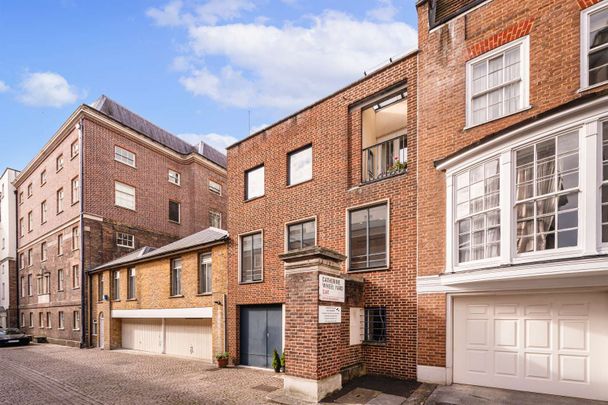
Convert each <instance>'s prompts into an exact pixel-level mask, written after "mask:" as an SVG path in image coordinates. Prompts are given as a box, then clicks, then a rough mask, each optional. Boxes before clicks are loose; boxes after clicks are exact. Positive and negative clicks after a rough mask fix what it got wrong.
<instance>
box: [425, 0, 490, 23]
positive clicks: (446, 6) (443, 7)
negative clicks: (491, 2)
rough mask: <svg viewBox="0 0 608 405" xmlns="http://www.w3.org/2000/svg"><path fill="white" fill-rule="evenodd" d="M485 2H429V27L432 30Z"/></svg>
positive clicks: (456, 0) (478, 0)
mask: <svg viewBox="0 0 608 405" xmlns="http://www.w3.org/2000/svg"><path fill="white" fill-rule="evenodd" d="M484 1H486V0H430V6H429V25H430V28H434V27H436V26H438V25H441V24H443V23H445V22H448V21H449V20H451V19H452V18H454V17H457V16H458V15H460V14H462V13H464V12H465V11H467V10H470V9H471V8H473V7H475V6H477V5H478V4H481V3H483V2H484Z"/></svg>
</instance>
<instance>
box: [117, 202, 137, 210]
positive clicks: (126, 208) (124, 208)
mask: <svg viewBox="0 0 608 405" xmlns="http://www.w3.org/2000/svg"><path fill="white" fill-rule="evenodd" d="M114 206H115V207H116V208H122V209H123V210H129V211H133V212H137V210H136V209H135V208H129V207H123V206H122V205H118V204H114Z"/></svg>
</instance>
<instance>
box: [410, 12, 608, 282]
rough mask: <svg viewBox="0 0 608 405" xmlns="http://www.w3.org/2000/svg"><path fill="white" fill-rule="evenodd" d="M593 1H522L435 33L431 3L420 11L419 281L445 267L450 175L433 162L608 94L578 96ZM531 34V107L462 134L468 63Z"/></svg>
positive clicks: (459, 20) (455, 22) (474, 15)
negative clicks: (587, 12)
mask: <svg viewBox="0 0 608 405" xmlns="http://www.w3.org/2000/svg"><path fill="white" fill-rule="evenodd" d="M594 2H595V1H582V0H581V1H578V2H577V0H550V1H545V2H543V4H542V6H541V5H539V4H538V3H536V2H525V1H524V2H522V1H519V0H500V1H491V2H488V3H486V4H484V5H483V6H481V7H479V8H478V9H476V10H473V11H471V12H469V13H468V14H466V15H464V16H460V17H458V18H456V19H454V20H452V21H450V22H449V23H447V24H445V25H442V26H440V27H438V28H436V29H434V30H433V31H432V32H429V31H428V29H426V27H428V19H427V16H428V9H427V7H428V3H425V4H424V5H422V6H420V7H419V8H418V14H419V27H421V28H420V30H419V44H420V63H419V69H420V71H419V77H420V80H419V86H420V91H419V94H420V98H419V106H420V107H419V108H420V110H419V120H420V121H419V124H420V126H419V131H420V135H419V137H418V139H419V144H418V146H419V148H418V159H419V170H420V172H419V178H420V179H421V181H420V184H419V188H418V198H419V222H418V224H419V248H420V252H421V253H422V254H421V255H420V259H419V266H418V272H419V274H420V275H433V274H439V273H441V272H442V271H443V270H444V265H445V206H446V202H445V179H444V177H445V176H444V174H443V173H441V172H439V171H437V170H436V169H435V167H434V165H433V162H434V161H435V160H438V159H441V158H444V157H446V156H448V155H450V154H451V153H454V152H456V151H458V150H460V149H461V148H463V147H465V146H467V145H470V144H472V143H474V142H476V141H478V140H480V139H482V138H484V137H486V136H488V135H490V134H492V133H494V132H496V131H499V130H501V129H503V128H506V127H508V126H510V125H513V124H515V123H517V122H519V121H522V120H524V119H526V118H530V117H533V116H535V115H537V114H539V113H541V112H543V111H546V110H548V109H551V108H553V107H556V106H559V105H561V104H563V103H565V102H568V101H570V100H573V99H575V98H577V97H580V96H581V95H584V94H588V93H589V92H592V91H597V90H601V89H605V88H606V86H600V88H599V89H595V90H588V91H587V92H583V93H579V92H578V89H579V87H580V78H579V70H580V68H579V64H580V56H579V52H580V46H579V42H580V33H579V29H580V27H579V25H580V12H581V6H582V5H583V4H582V3H585V5H590V4H591V3H594ZM579 3H580V4H579ZM532 21H533V23H532ZM528 30H529V36H530V104H531V106H532V108H531V109H529V110H526V111H523V112H520V113H517V114H514V115H511V116H509V117H506V118H502V119H498V120H496V121H492V122H490V123H487V124H484V125H479V126H476V127H473V128H470V129H464V128H465V125H466V122H465V121H466V119H465V103H466V94H465V80H466V78H465V65H466V62H467V61H468V60H470V59H471V58H472V57H474V56H475V55H478V54H479V53H480V52H482V51H488V50H490V49H491V48H493V47H496V46H499V45H501V44H502V43H505V42H506V41H507V40H510V39H514V38H515V37H517V36H521V35H522V34H524V33H525V32H527V31H528ZM424 252H433V254H424Z"/></svg>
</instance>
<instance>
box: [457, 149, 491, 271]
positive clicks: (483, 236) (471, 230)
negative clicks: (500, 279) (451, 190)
mask: <svg viewBox="0 0 608 405" xmlns="http://www.w3.org/2000/svg"><path fill="white" fill-rule="evenodd" d="M498 167H499V162H498V158H493V159H491V160H489V161H487V162H485V163H483V164H480V165H478V166H476V167H474V168H472V169H469V170H466V171H464V172H462V173H460V174H458V175H456V179H455V180H456V231H457V235H458V238H457V240H458V262H459V263H464V262H469V261H473V260H480V259H485V258H490V257H497V256H499V255H500V207H499V194H500V175H499V170H498Z"/></svg>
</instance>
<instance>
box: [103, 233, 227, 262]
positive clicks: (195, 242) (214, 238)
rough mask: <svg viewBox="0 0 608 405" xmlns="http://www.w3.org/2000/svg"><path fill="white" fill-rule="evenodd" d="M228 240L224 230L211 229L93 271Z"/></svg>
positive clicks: (135, 252) (145, 249) (143, 251)
mask: <svg viewBox="0 0 608 405" xmlns="http://www.w3.org/2000/svg"><path fill="white" fill-rule="evenodd" d="M227 239H228V232H226V231H225V230H223V229H218V228H213V227H209V228H207V229H204V230H202V231H200V232H197V233H195V234H192V235H190V236H186V237H185V238H183V239H180V240H177V241H175V242H173V243H170V244H168V245H165V246H163V247H160V248H158V249H154V248H151V247H148V246H146V247H143V248H141V249H138V250H136V251H134V252H131V253H129V254H127V255H125V256H122V257H120V258H118V259H116V260H113V261H111V262H108V263H105V264H102V265H101V266H98V267H96V268H94V269H92V270H91V272H96V271H100V270H105V269H111V268H116V267H122V266H125V265H127V264H135V263H142V262H146V261H150V260H154V259H157V258H160V257H163V256H166V255H169V254H172V253H178V252H183V251H187V250H189V249H194V248H197V247H204V246H207V245H211V244H214V243H217V242H223V241H225V240H227Z"/></svg>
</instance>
